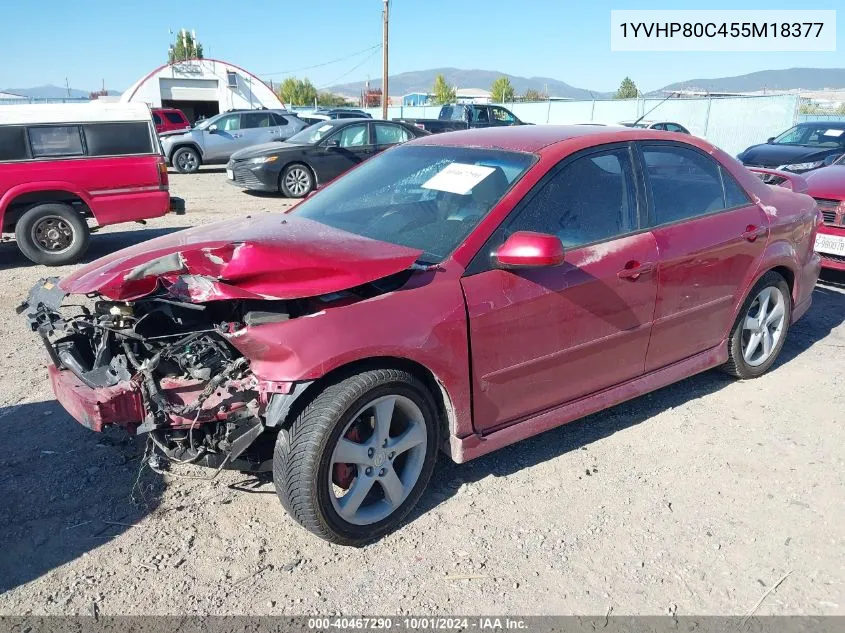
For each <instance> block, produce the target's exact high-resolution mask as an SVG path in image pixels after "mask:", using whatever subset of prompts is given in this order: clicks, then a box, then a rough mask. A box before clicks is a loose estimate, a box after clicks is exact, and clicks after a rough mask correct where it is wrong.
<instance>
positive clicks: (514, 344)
mask: <svg viewBox="0 0 845 633" xmlns="http://www.w3.org/2000/svg"><path fill="white" fill-rule="evenodd" d="M819 224H821V216H820V215H819V213H818V211H817V209H816V205H815V202H814V201H813V199H812V198H811V197H809V196H807V195H804V194H802V193H796V192H795V191H790V190H788V189H786V188H783V187H770V186H768V185H766V184H763V183H762V182H761V181H759V180H758V179H757V178H756V177H755V176H754V175H752V174H751V173H749V172H748V171H747V170H746V169H745V168H743V167H742V166H741V165H740V164H739V163H738V162H736V161H735V160H734V159H733V158H731V157H729V156H728V155H726V154H725V153H724V152H722V151H721V150H719V149H717V148H715V147H713V146H711V145H709V144H708V143H706V142H705V141H703V140H701V139H697V138H693V137H690V136H688V135H681V134H672V133H667V132H654V131H649V130H640V129H624V130H622V129H616V128H614V129H609V128H598V127H596V128H591V127H586V126H571V127H549V126H530V127H529V126H526V127H512V128H504V129H502V128H494V129H481V130H471V131H466V132H456V133H451V134H442V135H437V136H431V137H425V138H420V139H417V140H414V141H411V142H409V143H406V144H404V145H401V146H399V147H397V148H395V149H391V150H388V151H386V152H384V153H383V154H381V155H379V156H377V157H375V158H373V159H372V160H369V161H367V162H365V163H364V164H362V165H361V166H360V167H358V168H356V169H355V170H353V171H351V172H349V173H348V174H347V175H346V176H344V177H343V178H341V179H339V180H338V181H336V182H335V183H333V184H331V185H330V186H328V187H326V188H325V189H323V190H322V191H319V192H318V193H316V194H315V195H313V196H311V197H310V198H308V199H307V200H305V201H304V202H302V203H301V204H300V205H299V206H297V207H296V208H295V210H294V211H293V212H292V213H289V214H286V215H273V216H262V217H260V218H244V219H240V220H237V221H230V222H224V223H220V224H217V225H212V226H207V227H198V228H195V229H190V230H187V231H184V232H180V233H175V234H173V235H169V236H166V237H163V238H160V239H157V240H153V241H150V242H147V243H145V244H141V245H139V246H136V247H133V248H130V249H127V250H124V251H121V252H118V253H115V254H113V255H110V256H108V257H106V258H104V259H101V260H99V261H97V262H94V263H92V264H89V265H87V266H85V267H83V268H80V269H79V270H77V271H76V272H75V273H74V274H72V275H71V276H69V277H67V278H65V279H64V280H62V281H61V282H59V281H57V280H45V281H43V282H42V283H40V284H39V285H37V286H36V287H35V288H33V290H32V293H31V295H30V297H29V299H28V300H27V301H26V302H25V303H24V304H23V305H22V306H21V308H20V311H21V312H26V314H27V317H28V318H29V320H30V323H31V325H32V328H33V330H36V331H38V332H39V334H40V335H41V337H42V338H43V339H44V342H45V343H46V347H47V350H48V353H49V354H50V356H51V364H50V366H49V374H50V379H51V380H52V383H53V389H54V391H55V393H56V397H57V398H58V399H59V401H60V402H61V403H62V404H63V405H64V407H65V408H66V409H67V410H68V411H69V412H70V413H71V415H73V416H74V417H75V418H76V419H77V420H79V421H80V422H81V423H82V424H84V425H86V426H88V427H90V428H92V429H93V430H101V429H102V428H103V427H104V426H106V425H110V424H117V425H122V426H125V427H127V428H128V429H129V430H130V431H131V432H134V433H147V434H149V438H150V441H151V442H153V443H154V444H155V446H156V447H157V449H158V451H159V452H160V453H161V454H163V455H165V456H167V457H168V458H170V459H171V460H174V461H177V462H186V463H192V464H201V465H205V466H208V467H212V468H224V467H231V468H238V469H243V470H247V469H252V470H270V469H272V471H273V475H274V480H275V485H276V489H277V491H278V494H279V497H280V499H281V502H282V504H283V505H284V506H285V508H287V510H288V511H289V512H290V513H291V514H292V515H293V517H294V518H295V519H296V520H297V521H298V522H299V523H301V524H302V525H303V526H305V527H306V528H307V529H309V530H311V531H312V532H314V533H315V534H317V535H318V536H320V537H322V538H324V539H327V540H329V541H333V542H337V543H343V544H354V545H359V544H362V543H366V542H368V541H371V540H373V539H375V538H378V537H379V536H381V535H383V534H385V533H386V532H388V531H389V530H392V529H394V528H395V527H396V526H397V525H398V524H399V523H400V522H401V521H402V519H403V518H404V517H405V516H406V515H407V514H408V512H409V511H410V509H411V507H412V506H413V505H414V504H415V503H416V502H417V500H418V499H419V498H420V495H421V494H422V492H423V489H424V488H425V486H426V484H427V482H428V480H429V478H430V476H431V473H432V470H433V468H434V463H435V454H436V453H437V451H438V450H442V451H444V452H446V453H447V454H448V455H449V456H450V457H451V458H452V459H453V460H454V461H456V462H464V461H467V460H470V459H473V458H475V457H478V456H480V455H484V454H485V453H489V452H490V451H493V450H496V449H498V448H501V447H503V446H506V445H508V444H511V443H513V442H516V441H518V440H520V439H523V438H526V437H529V436H532V435H535V434H537V433H541V432H543V431H545V430H547V429H551V428H553V427H556V426H559V425H561V424H566V423H567V422H570V421H572V420H575V419H577V418H580V417H582V416H584V415H587V414H590V413H593V412H596V411H599V410H602V409H605V408H607V407H610V406H612V405H615V404H617V403H619V402H622V401H624V400H628V399H630V398H634V397H636V396H638V395H640V394H644V393H646V392H649V391H652V390H654V389H657V388H660V387H663V386H665V385H668V384H670V383H672V382H675V381H678V380H681V379H683V378H686V377H687V376H691V375H693V374H695V373H698V372H701V371H704V370H706V369H710V368H712V367H719V366H721V367H723V368H724V369H725V370H726V371H727V372H728V373H730V374H732V375H734V376H737V377H740V378H754V377H756V376H759V375H761V374H762V373H764V372H765V371H766V370H768V369H769V368H770V367H771V366H772V364H773V363H774V362H775V360H776V359H777V357H778V354H779V353H780V351H781V349H782V348H783V345H784V341H785V340H786V336H787V332H788V330H789V327H790V325H791V324H792V323H794V322H795V321H796V320H797V319H798V318H800V317H801V316H802V315H803V314H804V313H805V312H806V311H807V309H808V308H809V307H810V303H811V296H812V291H813V286H814V285H815V282H816V279H817V277H818V274H819V257H818V255H816V254H815V253H814V252H813V248H812V245H813V242H814V240H815V239H816V231H817V229H818V226H819ZM71 294H72V295H76V296H74V297H73V298H72V300H71V301H70V303H73V304H77V305H78V304H79V303H80V301H81V300H83V299H84V297H83V296H81V295H87V296H88V298H89V299H91V301H90V302H89V305H87V306H85V307H84V308H81V309H80V308H79V307H68V308H62V307H61V305H60V304H61V303H62V300H63V299H64V297H65V295H71ZM92 298H93V299H92Z"/></svg>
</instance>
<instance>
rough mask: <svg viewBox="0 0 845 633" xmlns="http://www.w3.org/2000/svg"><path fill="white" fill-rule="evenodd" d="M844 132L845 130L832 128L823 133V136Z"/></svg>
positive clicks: (840, 134) (839, 134)
mask: <svg viewBox="0 0 845 633" xmlns="http://www.w3.org/2000/svg"><path fill="white" fill-rule="evenodd" d="M842 132H845V130H834V129H830V130H825V131H824V133H823V134H822V136H842Z"/></svg>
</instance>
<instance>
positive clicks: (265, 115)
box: [241, 112, 272, 129]
mask: <svg viewBox="0 0 845 633" xmlns="http://www.w3.org/2000/svg"><path fill="white" fill-rule="evenodd" d="M271 125H272V123H271V122H270V113H269V112H249V113H247V114H242V115H241V129H250V128H256V127H270V126H271Z"/></svg>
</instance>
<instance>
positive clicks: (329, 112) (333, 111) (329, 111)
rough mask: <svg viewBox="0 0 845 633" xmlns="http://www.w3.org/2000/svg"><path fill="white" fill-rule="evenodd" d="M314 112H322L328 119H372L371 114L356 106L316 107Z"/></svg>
mask: <svg viewBox="0 0 845 633" xmlns="http://www.w3.org/2000/svg"><path fill="white" fill-rule="evenodd" d="M314 114H324V115H326V116H327V117H329V118H330V119H372V118H373V115H372V114H370V113H369V112H365V111H364V110H358V109H357V108H317V109H316V110H314Z"/></svg>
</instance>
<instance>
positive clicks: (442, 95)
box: [431, 75, 455, 105]
mask: <svg viewBox="0 0 845 633" xmlns="http://www.w3.org/2000/svg"><path fill="white" fill-rule="evenodd" d="M431 92H432V93H434V103H435V104H437V105H443V104H444V103H453V102H454V101H455V89H454V88H452V87H450V86H449V84H447V83H446V78H445V77H444V76H443V75H437V77H435V78H434V87H433V88H432V89H431Z"/></svg>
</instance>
